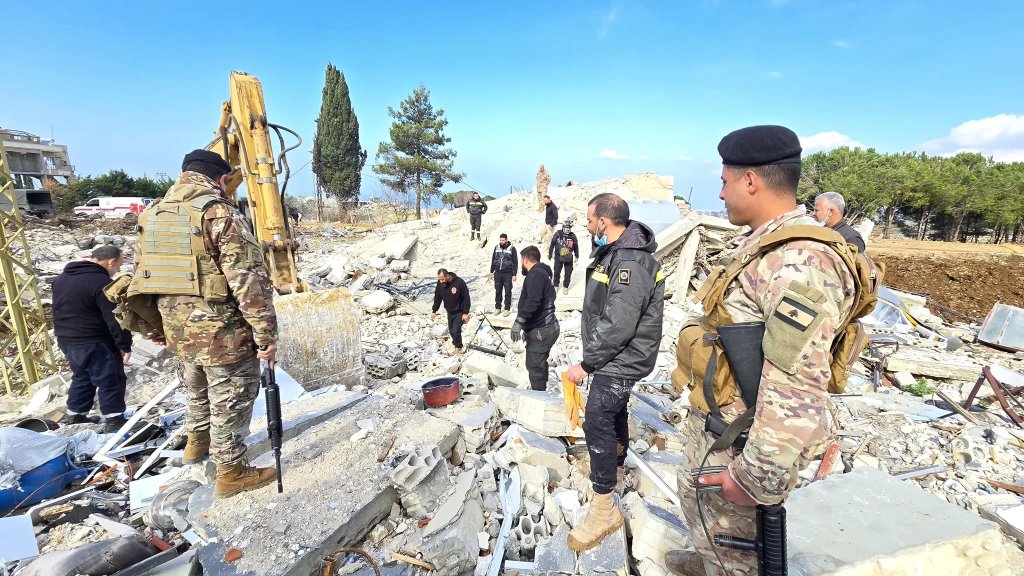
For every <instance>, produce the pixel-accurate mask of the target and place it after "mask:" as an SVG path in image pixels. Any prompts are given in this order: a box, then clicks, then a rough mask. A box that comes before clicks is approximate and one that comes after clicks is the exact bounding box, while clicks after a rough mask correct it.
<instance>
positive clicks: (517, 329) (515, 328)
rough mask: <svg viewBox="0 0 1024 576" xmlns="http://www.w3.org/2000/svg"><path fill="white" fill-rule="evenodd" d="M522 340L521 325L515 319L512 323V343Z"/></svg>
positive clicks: (517, 319)
mask: <svg viewBox="0 0 1024 576" xmlns="http://www.w3.org/2000/svg"><path fill="white" fill-rule="evenodd" d="M522 339H523V323H522V322H520V321H519V318H516V321H515V322H513V323H512V341H513V342H519V341H520V340H522Z"/></svg>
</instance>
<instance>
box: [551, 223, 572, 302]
mask: <svg viewBox="0 0 1024 576" xmlns="http://www.w3.org/2000/svg"><path fill="white" fill-rule="evenodd" d="M548 259H549V260H554V262H555V278H554V281H552V282H551V284H552V285H553V286H555V287H558V279H559V277H560V276H561V275H562V268H565V281H564V283H563V284H562V294H568V293H569V280H570V279H571V278H572V267H573V264H574V263H575V262H576V261H577V260H579V259H580V240H579V238H577V237H576V235H575V234H573V232H572V222H569V221H568V220H566V221H565V223H564V224H562V229H561V230H559V231H558V232H555V235H554V237H552V238H551V244H550V245H549V246H548Z"/></svg>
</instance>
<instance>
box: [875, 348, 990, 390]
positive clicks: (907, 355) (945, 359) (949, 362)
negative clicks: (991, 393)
mask: <svg viewBox="0 0 1024 576" xmlns="http://www.w3.org/2000/svg"><path fill="white" fill-rule="evenodd" d="M886 370H888V371H890V372H910V373H911V374H916V375H918V376H930V377H932V378H945V379H949V380H958V381H962V382H967V381H974V380H977V379H978V375H979V374H981V364H979V363H978V362H977V361H975V360H973V359H971V358H969V357H966V356H963V355H960V354H953V353H950V352H945V351H933V350H923V349H919V348H916V349H915V348H900V350H899V351H898V352H896V353H895V354H893V355H892V356H890V357H889V359H888V360H887V364H886Z"/></svg>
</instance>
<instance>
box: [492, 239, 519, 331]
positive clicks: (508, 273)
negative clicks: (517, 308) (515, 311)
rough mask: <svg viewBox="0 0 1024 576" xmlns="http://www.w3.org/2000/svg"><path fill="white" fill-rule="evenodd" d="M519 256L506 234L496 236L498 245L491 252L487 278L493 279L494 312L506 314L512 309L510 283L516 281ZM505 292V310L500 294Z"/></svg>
mask: <svg viewBox="0 0 1024 576" xmlns="http://www.w3.org/2000/svg"><path fill="white" fill-rule="evenodd" d="M518 263H519V257H518V256H517V255H516V247H515V246H513V245H512V243H511V242H509V241H508V234H502V235H501V236H500V237H499V238H498V245H497V246H495V247H494V253H493V254H491V272H490V274H488V275H487V277H488V278H490V279H492V280H494V313H495V314H501V315H502V316H508V315H509V310H511V309H512V283H513V282H515V281H516V264H518ZM502 292H504V293H505V310H504V311H502V309H501V295H502Z"/></svg>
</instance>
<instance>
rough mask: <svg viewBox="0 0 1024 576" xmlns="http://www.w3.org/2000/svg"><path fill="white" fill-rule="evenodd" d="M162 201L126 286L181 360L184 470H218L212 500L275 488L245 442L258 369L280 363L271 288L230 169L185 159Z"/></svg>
mask: <svg viewBox="0 0 1024 576" xmlns="http://www.w3.org/2000/svg"><path fill="white" fill-rule="evenodd" d="M181 170H182V172H181V174H180V175H179V176H178V179H177V180H176V181H175V183H174V185H173V186H171V188H170V190H168V191H167V194H166V195H165V196H164V197H163V198H162V199H161V200H159V201H158V202H156V203H155V204H153V205H151V206H150V207H149V208H147V209H146V211H145V212H143V213H142V215H141V216H140V217H139V238H138V250H139V254H138V261H137V263H136V272H135V276H134V277H133V279H132V284H133V285H137V289H138V291H139V292H141V293H144V294H156V295H157V308H158V309H159V311H160V316H161V318H162V320H163V329H164V337H165V339H166V344H167V349H168V350H169V351H171V352H173V353H174V354H175V355H177V356H178V358H179V359H180V363H179V367H178V375H179V377H180V378H181V381H182V384H183V385H184V387H185V395H186V399H187V408H188V409H187V411H186V417H185V431H186V432H187V434H188V441H187V443H186V444H185V454H184V461H185V463H187V464H191V463H197V462H199V461H201V460H202V459H204V458H205V457H206V456H207V455H209V456H210V458H211V459H212V460H213V462H214V463H215V464H216V465H217V481H216V485H215V487H214V496H215V497H217V498H226V497H230V496H233V495H235V494H238V493H240V492H243V491H246V490H252V489H254V488H259V487H260V486H264V485H266V484H269V483H270V482H272V481H273V480H274V477H275V471H274V469H273V468H255V467H252V466H250V465H249V463H248V461H247V459H246V456H245V452H246V448H245V444H244V443H243V442H242V441H243V440H244V439H245V437H246V436H247V435H248V434H249V421H250V420H251V418H252V407H253V402H254V401H255V400H256V395H257V393H258V392H259V387H260V360H267V361H268V362H269V363H270V364H271V365H273V363H274V361H275V359H276V354H277V343H276V342H277V315H276V313H275V311H274V304H273V297H274V289H273V286H272V285H271V282H270V277H269V275H268V273H267V268H266V266H265V265H264V260H263V250H262V249H261V248H260V245H259V242H258V241H257V240H256V238H255V237H253V235H252V233H251V232H250V231H249V223H248V221H247V220H246V219H245V218H244V217H243V216H242V214H241V213H240V212H239V211H238V209H237V208H236V207H235V206H234V204H233V203H232V202H231V200H229V199H228V197H227V196H226V195H225V193H224V190H225V186H226V185H227V178H228V174H229V173H230V172H231V167H230V166H229V165H228V163H227V162H225V161H224V160H223V159H222V158H221V157H220V156H218V155H217V154H215V153H213V152H210V151H207V150H195V151H193V152H190V153H188V154H186V155H185V159H184V160H183V161H182V164H181Z"/></svg>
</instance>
